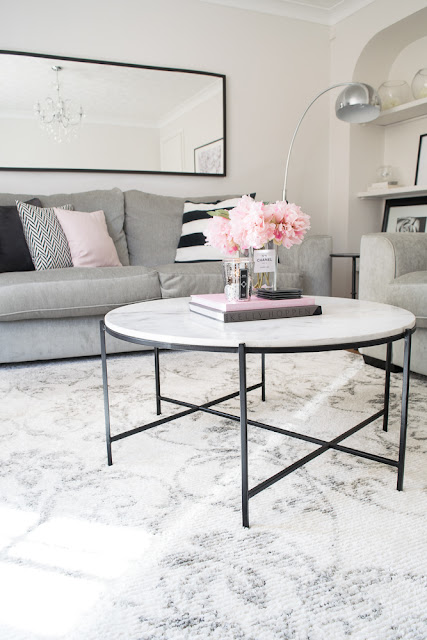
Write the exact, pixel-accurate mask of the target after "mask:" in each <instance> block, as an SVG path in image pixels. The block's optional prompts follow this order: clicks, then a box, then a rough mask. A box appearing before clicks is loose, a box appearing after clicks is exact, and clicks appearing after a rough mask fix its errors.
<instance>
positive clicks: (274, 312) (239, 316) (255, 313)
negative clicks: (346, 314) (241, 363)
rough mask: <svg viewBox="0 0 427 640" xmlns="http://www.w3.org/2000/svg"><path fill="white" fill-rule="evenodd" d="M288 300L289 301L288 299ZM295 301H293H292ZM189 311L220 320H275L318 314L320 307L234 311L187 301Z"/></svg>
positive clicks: (310, 305)
mask: <svg viewBox="0 0 427 640" xmlns="http://www.w3.org/2000/svg"><path fill="white" fill-rule="evenodd" d="M288 302H290V301H288ZM292 302H295V301H292ZM189 307H190V311H193V312H194V313H198V314H200V315H202V316H206V317H207V318H212V319H213V320H219V321H220V322H250V321H252V320H275V319H278V318H301V317H303V316H320V315H321V314H322V307H321V306H320V305H318V304H305V305H301V304H298V305H292V306H291V305H287V306H282V307H270V308H261V309H250V308H247V309H244V310H236V311H221V310H219V309H214V308H212V307H205V306H203V305H200V304H196V303H194V302H190V303H189Z"/></svg>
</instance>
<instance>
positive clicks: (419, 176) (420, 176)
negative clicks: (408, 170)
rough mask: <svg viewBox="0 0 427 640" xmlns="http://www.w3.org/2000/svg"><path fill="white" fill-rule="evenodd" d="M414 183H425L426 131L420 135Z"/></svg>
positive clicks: (426, 170) (426, 165)
mask: <svg viewBox="0 0 427 640" xmlns="http://www.w3.org/2000/svg"><path fill="white" fill-rule="evenodd" d="M415 184H416V185H427V133H423V134H422V135H421V136H420V143H419V145H418V158H417V170H416V172H415Z"/></svg>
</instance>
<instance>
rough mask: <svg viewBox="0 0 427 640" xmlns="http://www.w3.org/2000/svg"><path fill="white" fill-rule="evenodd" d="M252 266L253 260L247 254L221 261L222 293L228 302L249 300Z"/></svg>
mask: <svg viewBox="0 0 427 640" xmlns="http://www.w3.org/2000/svg"><path fill="white" fill-rule="evenodd" d="M253 265H254V263H253V258H252V256H250V255H249V254H248V255H246V256H244V255H241V256H239V257H237V258H224V259H223V261H222V268H223V277H224V293H225V297H226V298H227V300H228V301H229V302H245V301H248V300H250V299H251V295H252V279H253Z"/></svg>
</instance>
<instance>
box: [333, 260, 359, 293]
mask: <svg viewBox="0 0 427 640" xmlns="http://www.w3.org/2000/svg"><path fill="white" fill-rule="evenodd" d="M330 256H331V258H351V259H352V261H353V264H352V271H351V297H352V298H353V299H354V298H357V290H356V261H357V258H360V253H331V254H330Z"/></svg>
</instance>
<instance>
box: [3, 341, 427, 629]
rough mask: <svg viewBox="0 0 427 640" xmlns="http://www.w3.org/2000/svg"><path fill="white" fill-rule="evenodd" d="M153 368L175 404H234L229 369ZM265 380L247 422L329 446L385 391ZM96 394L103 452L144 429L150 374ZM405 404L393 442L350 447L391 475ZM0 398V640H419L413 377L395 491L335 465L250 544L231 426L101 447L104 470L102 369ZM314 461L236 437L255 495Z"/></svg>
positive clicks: (219, 360)
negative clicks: (108, 426)
mask: <svg viewBox="0 0 427 640" xmlns="http://www.w3.org/2000/svg"><path fill="white" fill-rule="evenodd" d="M160 360H161V377H162V392H163V394H164V395H167V396H169V397H175V398H180V399H187V400H189V401H194V400H196V401H197V402H200V403H201V402H203V401H207V400H209V399H211V398H215V397H218V396H220V395H224V394H227V393H229V392H232V391H235V390H237V384H238V368H237V356H233V355H228V354H209V353H161V358H160ZM266 364H267V400H266V402H262V401H261V397H260V396H261V394H260V390H256V391H254V392H252V393H250V394H249V415H250V417H251V418H253V419H259V420H262V421H264V422H267V423H269V424H273V425H277V426H281V427H285V428H286V427H287V428H289V429H293V430H295V431H302V432H304V433H310V434H312V435H314V436H317V437H319V438H323V439H332V438H333V437H334V436H336V435H338V434H339V433H341V432H343V431H345V430H346V429H348V428H350V427H351V426H353V425H354V424H357V423H358V422H360V421H362V420H363V419H364V418H365V417H366V416H368V415H370V414H372V413H374V412H375V411H376V410H377V409H379V408H380V406H381V401H382V395H383V388H384V373H383V372H382V371H380V370H378V369H374V368H372V367H368V366H366V365H365V364H364V362H363V359H362V358H361V357H360V356H359V355H357V354H353V353H350V352H335V353H333V352H331V353H318V354H298V355H289V356H288V355H282V356H280V355H271V356H267V358H266ZM259 375H260V358H259V356H250V357H249V358H248V383H249V384H253V383H254V382H257V381H258V380H259ZM109 382H110V402H111V423H112V432H113V433H118V432H120V431H122V430H126V429H128V428H132V427H135V426H138V425H139V424H142V423H145V422H148V421H151V420H155V419H156V414H155V398H154V377H153V358H152V355H151V354H148V353H143V354H139V355H126V356H114V357H111V358H109ZM401 384H402V376H401V374H392V390H391V414H390V424H389V431H388V432H387V433H385V432H384V431H383V430H382V423H381V420H377V421H376V422H374V423H373V424H371V425H369V426H368V427H366V428H365V429H363V430H362V431H361V432H359V433H357V434H355V435H353V436H352V437H351V438H349V439H348V440H347V441H346V444H348V446H352V447H355V448H359V449H364V450H366V451H369V452H372V453H377V454H378V455H381V456H385V457H389V458H397V452H398V440H399V419H400V392H401ZM0 397H1V407H2V409H1V418H0V638H1V639H2V640H44V639H49V638H57V639H63V640H119V639H123V640H190V639H191V640H206V639H215V640H344V639H345V638H352V639H353V640H368V639H369V640H425V639H426V638H427V532H426V524H427V518H426V512H427V510H426V507H427V422H426V414H427V385H426V378H424V377H422V376H417V375H412V376H411V390H410V402H409V428H408V443H407V457H406V471H405V482H404V491H402V492H398V491H396V479H397V474H396V469H395V468H393V467H390V466H386V465H382V464H378V463H376V462H373V461H370V460H366V459H363V458H359V457H355V456H350V455H348V454H346V453H343V452H337V451H335V452H334V451H329V452H327V453H325V454H323V455H322V456H320V457H318V458H316V459H315V460H313V461H311V462H309V463H308V464H307V465H306V466H304V467H303V468H301V469H299V470H298V471H297V472H295V473H293V474H291V475H289V476H288V477H286V478H284V479H282V480H281V481H280V482H278V483H276V484H275V485H274V486H272V487H270V488H269V489H267V490H266V491H264V492H263V493H261V494H259V495H257V496H255V497H254V498H252V499H251V501H250V522H251V528H250V529H244V528H242V526H241V512H240V458H239V426H238V423H235V422H233V421H230V420H227V419H224V418H220V417H216V416H211V415H207V414H201V413H195V414H193V415H189V416H187V417H184V418H181V419H179V420H177V421H176V422H171V423H169V424H165V425H162V426H160V427H157V428H156V429H153V430H150V431H147V432H145V433H140V434H137V435H135V436H133V437H131V438H127V439H123V440H120V441H118V442H115V443H113V461H114V464H113V466H111V467H108V466H107V463H106V448H105V439H104V414H103V395H102V378H101V365H100V360H99V359H98V358H87V359H80V360H71V361H61V362H50V363H42V364H38V363H36V364H29V365H16V366H2V367H0ZM222 406H225V407H226V409H225V410H227V411H229V412H231V413H236V414H238V411H239V406H238V399H237V398H236V399H233V400H231V401H229V402H227V403H225V405H222ZM176 411H180V409H179V408H178V407H175V406H173V405H168V404H166V403H163V414H164V415H168V414H170V413H171V412H176ZM313 448H315V447H314V446H313V445H311V444H308V443H304V442H302V441H299V440H294V439H289V438H287V437H285V436H283V435H279V434H275V433H272V432H267V431H265V430H261V429H257V428H255V427H250V428H249V474H250V486H254V485H255V484H257V483H258V482H260V481H262V480H263V479H265V478H266V477H268V476H270V475H272V474H274V473H276V472H277V471H280V470H281V469H282V468H284V467H285V466H287V465H288V464H291V463H292V462H293V461H295V460H297V459H298V458H301V457H302V456H304V455H306V454H307V453H308V452H310V451H311V450H313Z"/></svg>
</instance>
